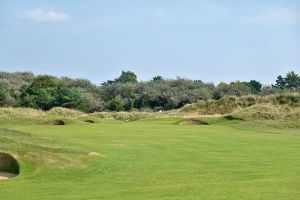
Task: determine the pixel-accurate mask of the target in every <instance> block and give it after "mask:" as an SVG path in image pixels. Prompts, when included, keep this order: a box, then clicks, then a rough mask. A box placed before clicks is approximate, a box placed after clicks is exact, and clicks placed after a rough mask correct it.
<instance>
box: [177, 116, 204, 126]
mask: <svg viewBox="0 0 300 200" xmlns="http://www.w3.org/2000/svg"><path fill="white" fill-rule="evenodd" d="M178 125H208V123H207V122H205V121H202V120H200V119H194V118H190V119H184V120H181V121H180V122H178Z"/></svg>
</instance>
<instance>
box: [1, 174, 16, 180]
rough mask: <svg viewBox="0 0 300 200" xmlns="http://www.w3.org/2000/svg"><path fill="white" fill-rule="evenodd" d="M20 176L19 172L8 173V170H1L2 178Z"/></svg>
mask: <svg viewBox="0 0 300 200" xmlns="http://www.w3.org/2000/svg"><path fill="white" fill-rule="evenodd" d="M16 176H18V174H13V173H8V172H0V180H5V179H9V178H13V177H16Z"/></svg>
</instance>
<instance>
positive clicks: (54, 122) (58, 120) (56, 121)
mask: <svg viewBox="0 0 300 200" xmlns="http://www.w3.org/2000/svg"><path fill="white" fill-rule="evenodd" d="M47 124H49V125H65V124H66V123H65V122H64V120H61V119H56V120H52V121H49V122H48V123H47Z"/></svg>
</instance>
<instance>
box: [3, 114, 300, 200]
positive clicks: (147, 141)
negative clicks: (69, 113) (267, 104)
mask: <svg viewBox="0 0 300 200" xmlns="http://www.w3.org/2000/svg"><path fill="white" fill-rule="evenodd" d="M179 120H181V118H156V119H145V120H140V121H134V122H121V121H116V120H104V119H97V121H96V122H97V123H93V124H91V123H84V122H79V121H73V122H72V123H69V124H68V125H65V126H53V125H45V124H40V123H38V124H34V123H33V122H34V120H33V119H32V120H31V121H30V120H29V121H30V123H29V124H28V123H15V124H14V123H11V121H10V120H6V121H5V120H2V121H0V122H1V125H0V152H1V151H2V152H9V153H12V154H15V155H17V156H18V157H19V159H18V160H19V162H20V167H21V170H20V171H21V174H20V175H19V176H17V177H16V178H13V179H9V180H5V181H0V199H1V200H6V199H9V200H11V199H22V200H26V199H30V200H33V199H43V200H47V199H49V200H50V199H51V200H53V199H70V200H71V199H72V200H74V199H122V200H127V199H128V200H135V199H136V200H141V199H143V200H144V199H145V200H146V199H149V200H150V199H151V200H153V199H159V200H160V199H165V200H167V199H170V200H171V199H172V200H174V199H180V200H182V199H190V200H194V199H212V200H218V199H224V200H225V199H226V200H227V199H230V200H235V199H239V200H241V199H245V200H246V199H247V200H248V199H251V200H252V199H262V200H266V199H280V200H282V199H287V200H296V199H297V200H298V199H300V129H298V128H288V127H278V126H272V124H275V123H276V122H275V121H266V122H264V121H263V122H262V121H260V122H257V123H255V122H243V121H228V120H224V119H221V118H212V119H210V118H207V119H204V120H205V121H207V122H208V123H210V125H208V126H207V125H206V126H179V125H176V122H178V121H179ZM17 121H18V120H17V119H15V121H13V122H17ZM90 152H97V153H98V154H99V155H88V154H89V153H90Z"/></svg>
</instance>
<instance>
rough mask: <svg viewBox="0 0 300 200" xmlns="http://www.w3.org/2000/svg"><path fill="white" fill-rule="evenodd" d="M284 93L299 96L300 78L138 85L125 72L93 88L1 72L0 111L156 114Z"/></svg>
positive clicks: (181, 80) (292, 74) (78, 81)
mask: <svg viewBox="0 0 300 200" xmlns="http://www.w3.org/2000/svg"><path fill="white" fill-rule="evenodd" d="M285 91H288V92H291V91H298V92H299V91H300V76H299V74H297V73H296V72H294V71H291V72H288V73H287V74H286V75H285V76H282V75H280V76H278V77H277V79H276V81H275V83H274V84H272V85H270V86H265V85H264V86H263V85H262V84H261V83H260V82H259V81H256V80H251V81H249V82H246V81H235V82H231V83H224V82H221V83H219V84H218V85H214V84H213V83H205V82H203V81H201V80H190V79H185V78H176V79H164V78H163V77H162V76H155V77H153V78H152V79H151V80H149V81H138V79H137V76H136V74H135V73H134V72H131V71H122V73H121V75H120V76H119V77H117V78H115V79H114V80H108V81H106V82H103V83H101V84H100V85H95V84H93V83H91V81H89V80H87V79H72V78H68V77H60V78H58V77H55V76H49V75H39V76H35V75H34V74H33V73H31V72H15V73H8V72H0V106H11V107H30V108H37V109H42V110H49V109H51V108H53V107H58V106H59V107H65V108H72V109H77V110H81V111H84V112H96V111H131V110H147V111H158V110H170V109H176V108H180V107H182V106H184V105H185V104H188V103H194V102H197V101H199V100H208V99H221V98H223V97H224V96H232V95H233V96H244V95H267V94H274V93H280V92H285Z"/></svg>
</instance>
